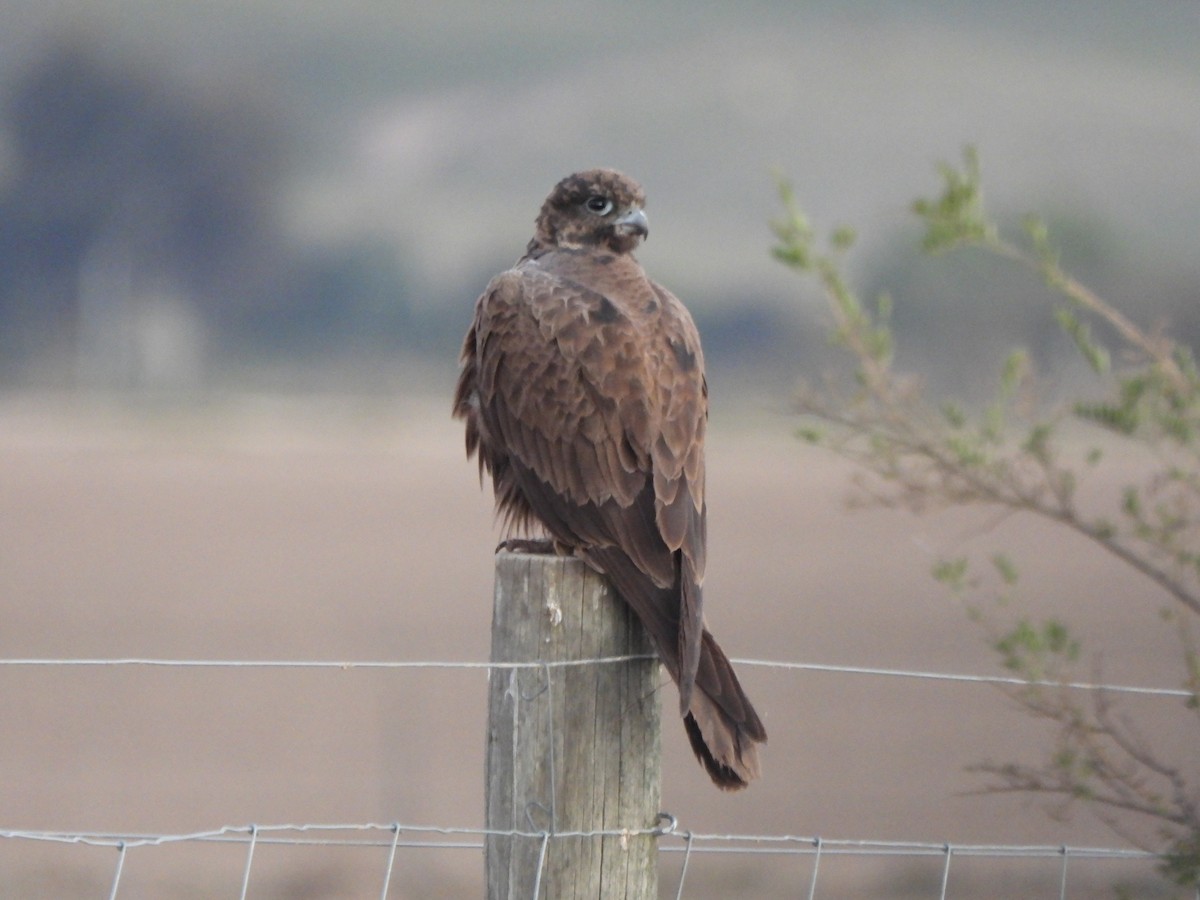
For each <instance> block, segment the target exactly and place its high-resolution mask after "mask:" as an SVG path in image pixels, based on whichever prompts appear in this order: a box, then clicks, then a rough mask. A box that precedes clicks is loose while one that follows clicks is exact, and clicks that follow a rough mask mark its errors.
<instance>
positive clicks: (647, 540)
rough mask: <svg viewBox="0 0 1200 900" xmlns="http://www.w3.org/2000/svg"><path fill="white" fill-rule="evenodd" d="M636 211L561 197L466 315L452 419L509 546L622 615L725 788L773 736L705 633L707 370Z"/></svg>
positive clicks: (613, 196) (609, 178) (602, 193)
mask: <svg viewBox="0 0 1200 900" xmlns="http://www.w3.org/2000/svg"><path fill="white" fill-rule="evenodd" d="M643 203H644V194H643V192H642V188H641V186H640V185H638V184H637V183H636V182H635V181H633V180H632V179H630V178H628V177H626V176H625V175H622V174H621V173H620V172H616V171H613V170H611V169H593V170H590V171H586V172H579V173H577V174H574V175H570V176H568V177H567V178H564V179H563V180H562V181H560V182H559V183H558V184H557V185H556V186H555V188H554V190H553V191H551V192H550V196H549V197H547V198H546V202H545V203H544V204H543V205H542V208H541V212H540V214H539V215H538V218H537V227H536V231H535V234H534V237H533V239H532V240H531V241H530V242H529V244H528V246H527V247H526V249H525V254H524V256H522V257H521V258H520V260H518V261H517V263H516V265H514V266H513V268H511V269H509V270H508V271H506V272H503V273H501V274H500V275H497V276H496V277H495V278H493V279H492V280H491V282H490V283H489V284H488V286H487V288H486V289H485V290H484V292H483V294H482V296H480V298H479V300H478V302H477V303H476V306H475V319H474V321H473V322H472V324H471V327H470V329H469V330H468V332H467V336H466V340H465V341H464V343H463V350H462V357H461V371H460V374H459V378H458V385H457V390H456V391H455V397H454V415H455V417H457V418H461V419H463V420H465V422H466V439H467V455H468V457H469V456H471V455H472V454H478V458H479V469H480V478H482V477H483V473H484V472H487V473H488V474H490V475H491V479H492V486H493V490H494V492H495V498H496V507H497V510H498V512H499V513H500V514H501V515H502V517H503V519H504V521H505V524H506V525H507V526H508V527H509V529H510V533H515V532H516V531H517V530H520V529H523V528H524V529H528V528H530V527H536V526H538V525H540V526H542V527H543V528H544V529H545V531H546V532H547V534H548V536H549V539H550V541H551V542H552V544H553V546H554V547H555V549H557V550H558V551H559V552H570V553H574V554H575V555H577V556H579V557H580V558H582V559H583V560H584V562H585V563H587V564H588V565H589V566H591V567H592V568H594V569H596V570H598V571H600V572H601V573H603V574H604V575H606V576H607V577H608V578H609V580H610V581H611V582H612V584H613V586H614V587H615V588H616V590H617V593H619V594H620V596H621V597H622V598H623V599H624V601H625V602H626V603H628V604H629V606H630V607H632V608H633V610H634V612H635V613H636V614H637V616H638V618H639V619H640V620H641V622H642V624H643V625H644V626H645V627H646V629H647V631H648V632H649V634H650V636H651V638H652V640H653V641H654V645H655V647H656V648H657V650H658V653H659V655H660V657H661V658H662V661H663V663H664V664H665V665H666V667H667V671H668V672H669V673H670V674H671V677H672V678H673V679H674V680H675V682H676V684H677V685H678V686H679V701H680V714H681V715H682V716H683V721H684V725H685V727H686V730H687V735H688V738H689V739H690V741H691V744H692V748H693V750H695V752H696V756H697V757H698V758H699V760H700V762H701V763H702V764H703V766H704V768H705V769H706V770H707V772H708V774H709V775H710V776H711V777H712V780H713V781H714V782H715V783H716V784H717V785H718V786H719V787H721V788H724V789H727V790H733V789H737V788H743V787H745V786H746V785H747V784H748V783H749V782H750V781H751V780H752V779H754V778H756V777H758V774H759V762H758V748H757V744H758V743H761V742H765V741H766V739H767V734H766V729H764V728H763V725H762V722H761V721H760V720H759V717H758V714H757V713H756V712H755V711H754V707H753V706H752V705H751V703H750V700H749V699H748V698H747V697H746V694H745V693H744V692H743V690H742V687H741V685H740V684H739V683H738V679H737V676H736V675H735V674H734V671H733V667H732V666H731V665H730V663H729V660H728V659H727V658H726V656H725V654H724V653H723V652H722V651H721V648H720V647H719V646H718V645H717V642H716V641H715V640H714V639H713V637H712V635H711V634H710V633H709V632H708V630H707V629H706V628H705V626H704V619H703V610H702V601H701V586H702V585H703V583H704V557H705V516H706V510H705V503H704V433H705V426H706V423H707V419H708V387H707V384H706V381H705V377H704V357H703V355H702V354H701V350H700V336H699V333H698V332H697V331H696V326H695V324H694V323H693V322H692V318H691V316H690V315H689V314H688V311H687V309H685V308H684V306H683V304H682V303H680V301H679V300H678V299H676V298H675V296H674V295H673V294H671V293H670V292H669V291H667V290H666V289H665V288H663V287H661V286H659V285H658V284H656V283H654V282H653V281H651V280H650V279H649V278H648V277H647V276H646V273H645V272H644V271H643V269H642V267H641V265H640V264H639V263H638V261H637V260H636V259H635V258H634V256H633V253H632V251H633V250H634V249H635V248H636V247H637V246H638V244H639V243H640V241H641V240H642V239H643V238H645V237H646V236H647V234H648V233H649V229H648V226H647V224H646V216H645V213H643V211H642V206H643ZM502 546H503V545H502Z"/></svg>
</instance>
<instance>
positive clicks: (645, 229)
mask: <svg viewBox="0 0 1200 900" xmlns="http://www.w3.org/2000/svg"><path fill="white" fill-rule="evenodd" d="M613 226H614V227H615V228H616V230H617V231H618V232H620V233H621V234H636V235H638V236H639V237H642V238H645V237H649V235H650V223H649V222H647V221H646V214H645V213H644V212H642V210H641V209H640V208H639V207H636V206H635V207H634V208H633V209H631V210H629V212H627V213H625V215H623V216H621V218H619V219H617V220H616V221H615V222H613Z"/></svg>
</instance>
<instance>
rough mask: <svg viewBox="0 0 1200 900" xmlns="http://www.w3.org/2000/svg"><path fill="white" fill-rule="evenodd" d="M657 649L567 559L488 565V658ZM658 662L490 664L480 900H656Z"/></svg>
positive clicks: (510, 558) (509, 557)
mask: <svg viewBox="0 0 1200 900" xmlns="http://www.w3.org/2000/svg"><path fill="white" fill-rule="evenodd" d="M629 655H638V656H647V657H652V656H653V655H654V651H653V649H652V647H651V645H650V642H649V639H648V638H647V636H646V634H645V631H644V629H643V628H642V626H641V623H640V622H638V621H637V619H636V617H635V616H634V615H633V613H632V612H631V611H630V610H629V609H628V608H627V607H626V605H625V604H624V603H623V602H622V601H621V600H620V598H619V597H617V596H616V595H615V594H614V593H613V591H612V589H611V588H610V587H609V585H608V582H607V580H606V579H604V578H602V577H601V576H599V575H597V574H596V573H595V572H593V571H592V570H591V569H589V568H588V567H587V566H585V565H584V564H583V563H581V562H580V561H579V560H577V559H573V558H564V557H555V556H537V555H531V554H524V553H500V554H498V555H497V556H496V586H495V605H494V609H493V613H492V662H518V663H529V662H539V663H540V662H570V661H573V660H587V659H596V658H604V657H614V656H629ZM658 682H659V663H658V662H657V660H655V659H652V658H651V659H641V660H635V661H629V662H621V663H603V664H599V665H580V666H536V667H522V668H514V669H493V670H492V671H491V675H490V679H489V685H488V736H487V775H486V785H487V804H486V807H487V810H486V819H487V827H488V829H493V830H497V831H520V832H531V833H533V836H529V837H525V836H509V835H489V836H488V837H487V841H486V849H485V854H484V855H485V860H486V862H485V864H486V868H487V896H488V900H535V894H534V889H535V886H539V887H538V893H537V895H536V898H547V900H572V898H589V900H599V898H622V900H654V898H657V897H658V846H657V838H656V837H655V836H653V835H650V834H644V833H643V834H633V835H613V836H605V837H600V836H576V837H557V836H556V835H562V834H563V833H565V832H595V831H621V830H626V831H630V832H644V831H645V830H646V829H651V828H653V827H654V826H655V824H656V820H657V817H658V813H659V810H660V806H659V802H660V785H659V775H660V771H661V766H660V756H661V753H660V747H661V745H660V722H659V709H658V693H657V691H658V688H659V683H658Z"/></svg>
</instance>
